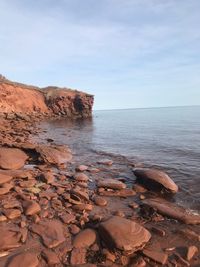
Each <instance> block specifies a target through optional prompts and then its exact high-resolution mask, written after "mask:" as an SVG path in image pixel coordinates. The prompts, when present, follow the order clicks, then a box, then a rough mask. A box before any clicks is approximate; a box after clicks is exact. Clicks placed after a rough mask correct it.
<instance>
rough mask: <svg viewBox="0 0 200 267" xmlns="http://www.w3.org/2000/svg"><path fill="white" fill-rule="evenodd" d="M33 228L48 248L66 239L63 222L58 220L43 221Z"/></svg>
mask: <svg viewBox="0 0 200 267" xmlns="http://www.w3.org/2000/svg"><path fill="white" fill-rule="evenodd" d="M31 230H32V231H33V232H34V233H36V234H38V235H39V236H40V237H41V238H42V241H43V243H44V245H45V246H46V247H48V248H54V247H57V246H58V245H60V244H61V243H63V242H64V241H65V235H64V229H63V226H62V224H61V223H60V222H59V221H57V220H53V221H42V222H40V223H38V224H35V225H33V226H32V227H31Z"/></svg>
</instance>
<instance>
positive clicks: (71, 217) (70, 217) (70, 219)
mask: <svg viewBox="0 0 200 267" xmlns="http://www.w3.org/2000/svg"><path fill="white" fill-rule="evenodd" d="M60 218H61V220H62V222H63V223H66V224H69V223H72V222H74V221H75V220H76V217H75V216H74V215H73V214H64V215H62V216H60Z"/></svg>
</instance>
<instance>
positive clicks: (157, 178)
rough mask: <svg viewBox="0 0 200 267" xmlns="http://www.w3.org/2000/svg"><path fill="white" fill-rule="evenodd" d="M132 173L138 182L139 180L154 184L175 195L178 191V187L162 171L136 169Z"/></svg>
mask: <svg viewBox="0 0 200 267" xmlns="http://www.w3.org/2000/svg"><path fill="white" fill-rule="evenodd" d="M133 172H134V174H135V176H136V177H137V178H138V180H139V181H140V179H141V180H145V181H147V182H149V183H151V182H156V183H158V184H160V185H162V186H163V187H164V188H165V189H167V190H169V191H171V192H173V193H176V192H177V191H178V186H177V185H176V184H175V183H174V181H173V180H172V179H171V178H170V177H169V176H168V174H166V173H165V172H163V171H160V170H155V169H148V168H138V169H135V170H134V171H133Z"/></svg>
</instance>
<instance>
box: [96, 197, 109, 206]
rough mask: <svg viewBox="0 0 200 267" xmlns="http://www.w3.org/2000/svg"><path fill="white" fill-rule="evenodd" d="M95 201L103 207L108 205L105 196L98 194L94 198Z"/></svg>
mask: <svg viewBox="0 0 200 267" xmlns="http://www.w3.org/2000/svg"><path fill="white" fill-rule="evenodd" d="M94 203H95V204H96V205H97V206H100V207H103V206H106V205H107V200H106V199H105V198H103V197H99V196H96V197H95V198H94Z"/></svg>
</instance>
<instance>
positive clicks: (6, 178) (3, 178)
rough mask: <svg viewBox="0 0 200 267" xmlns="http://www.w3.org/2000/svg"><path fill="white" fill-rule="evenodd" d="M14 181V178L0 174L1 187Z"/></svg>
mask: <svg viewBox="0 0 200 267" xmlns="http://www.w3.org/2000/svg"><path fill="white" fill-rule="evenodd" d="M12 179H13V177H12V176H10V175H6V174H2V173H0V185H1V184H4V183H8V182H10V181H11V180H12Z"/></svg>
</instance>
